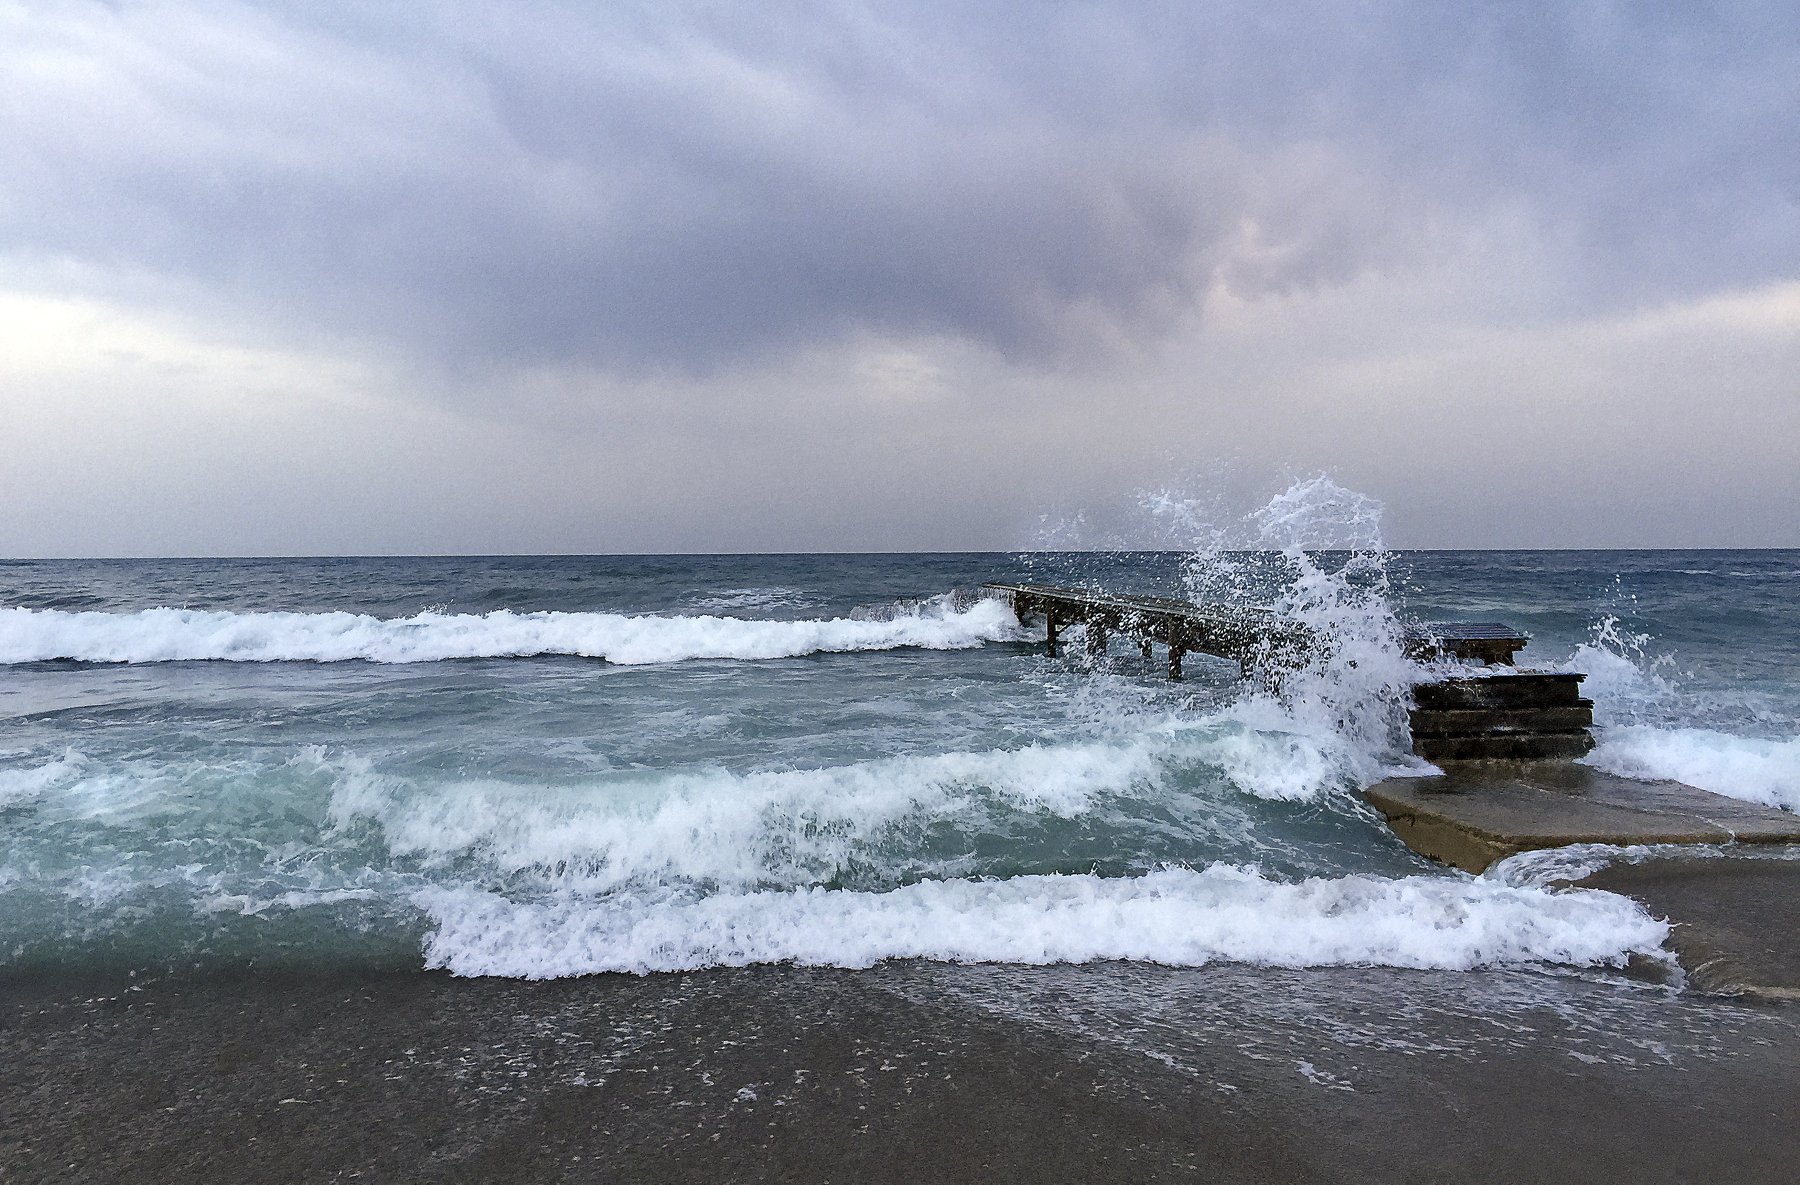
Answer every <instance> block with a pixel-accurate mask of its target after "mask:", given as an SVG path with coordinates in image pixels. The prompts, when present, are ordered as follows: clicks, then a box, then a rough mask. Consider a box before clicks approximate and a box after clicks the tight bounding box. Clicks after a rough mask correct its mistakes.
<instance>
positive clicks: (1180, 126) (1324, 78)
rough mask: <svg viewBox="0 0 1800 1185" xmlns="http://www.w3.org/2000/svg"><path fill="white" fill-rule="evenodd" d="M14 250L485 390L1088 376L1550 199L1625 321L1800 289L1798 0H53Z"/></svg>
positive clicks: (56, 271) (35, 89)
mask: <svg viewBox="0 0 1800 1185" xmlns="http://www.w3.org/2000/svg"><path fill="white" fill-rule="evenodd" d="M6 19H7V20H8V25H7V27H6V30H5V31H6V34H7V35H6V37H5V38H4V43H5V45H6V46H7V47H8V48H5V49H0V76H4V77H6V78H7V79H9V80H10V81H8V82H7V83H5V84H4V98H3V99H0V218H3V226H4V230H3V231H0V251H3V252H4V255H0V259H5V260H8V261H10V263H9V266H10V267H11V268H13V269H15V270H17V271H18V272H20V274H27V275H30V276H32V277H34V282H36V283H38V284H40V285H43V286H49V287H60V288H62V289H64V290H79V291H86V292H91V293H99V294H103V295H109V296H118V295H120V294H125V295H126V296H127V297H128V298H130V299H133V300H136V301H139V302H141V303H149V304H156V305H162V306H165V307H172V308H176V309H180V310H183V311H188V312H193V313H197V314H200V315H204V316H211V317H215V318H219V319H224V320H227V321H232V320H236V321H239V322H242V323H245V324H250V325H254V326H256V327H258V331H260V332H265V333H268V332H273V333H275V334H278V335H281V336H286V337H288V338H292V339H296V340H308V339H315V340H316V339H350V340H355V341H362V342H365V343H367V344H369V345H371V346H373V347H377V348H381V349H389V350H396V351H399V352H400V353H401V354H403V355H409V356H412V357H415V358H419V359H430V360H433V361H436V362H441V363H445V364H447V365H452V366H459V367H460V366H468V365H483V364H486V365H493V366H499V367H510V366H520V365H540V364H550V365H560V364H580V365H586V366H592V367H597V368H599V369H602V370H611V371H615V372H631V373H643V372H646V371H652V372H653V371H657V370H660V369H667V368H674V369H676V370H678V371H686V372H707V371H713V370H717V369H718V368H720V367H721V366H730V365H737V364H743V363H746V362H750V361H754V360H756V359H759V358H768V357H772V356H779V355H780V354H781V353H782V352H783V351H787V350H792V349H795V348H801V347H806V346H809V345H813V344H816V343H819V342H822V341H830V340H834V339H839V338H842V337H844V336H846V335H849V334H853V333H875V334H883V335H891V336H906V335H918V334H949V335H955V336H958V337H961V338H965V339H968V340H971V341H973V342H976V343H978V344H981V345H983V346H985V347H988V348H992V349H994V350H996V351H998V352H999V353H1000V354H1002V355H1003V356H1006V357H1011V358H1015V359H1025V360H1047V361H1067V360H1069V359H1071V358H1078V357H1082V356H1088V355H1091V353H1092V352H1093V351H1095V350H1100V351H1102V352H1104V350H1105V349H1106V348H1108V344H1109V343H1117V342H1121V341H1123V342H1131V341H1153V340H1155V339H1156V338H1157V337H1158V335H1159V334H1161V333H1162V332H1163V331H1164V330H1165V329H1166V328H1167V327H1168V326H1169V325H1170V324H1171V323H1173V321H1174V320H1176V319H1177V318H1179V317H1180V316H1181V315H1183V314H1184V313H1185V312H1187V311H1188V310H1190V309H1191V308H1192V307H1193V306H1194V305H1195V304H1196V302H1197V301H1198V299H1199V296H1200V294H1201V293H1203V292H1204V291H1206V290H1207V289H1208V287H1209V286H1211V285H1213V284H1215V283H1219V282H1223V283H1225V284H1228V285H1229V286H1230V287H1231V289H1232V290H1233V291H1235V292H1237V293H1238V294H1240V295H1243V296H1246V297H1249V298H1256V297H1258V296H1260V295H1265V294H1270V293H1280V292H1288V291H1292V290H1295V289H1304V288H1307V287H1309V286H1315V285H1321V284H1332V283H1337V282H1341V281H1344V280H1347V279H1349V278H1350V277H1353V276H1355V275H1357V274H1359V273H1361V272H1364V271H1366V270H1368V269H1380V268H1383V267H1389V266H1394V265H1396V264H1399V263H1403V262H1406V261H1409V260H1413V259H1416V258H1418V257H1419V256H1420V255H1421V254H1428V253H1430V252H1432V251H1434V250H1438V249H1439V247H1438V240H1439V239H1440V238H1441V237H1442V236H1444V235H1447V234H1448V235H1451V236H1454V234H1455V233H1456V232H1457V230H1458V228H1460V227H1464V226H1467V225H1474V224H1478V223H1479V222H1481V220H1482V219H1484V218H1487V217H1490V216H1492V215H1493V214H1494V213H1495V212H1496V211H1515V212H1517V214H1518V216H1519V217H1522V218H1525V219H1528V220H1529V221H1531V222H1532V223H1533V224H1534V225H1536V226H1538V227H1539V228H1540V229H1541V231H1542V233H1543V234H1544V235H1545V236H1546V237H1547V238H1549V239H1550V240H1552V241H1553V242H1558V243H1561V244H1563V245H1564V246H1566V249H1567V251H1568V253H1569V256H1570V258H1571V259H1572V260H1573V261H1575V262H1574V265H1573V266H1571V267H1570V268H1569V270H1568V272H1567V274H1566V275H1565V276H1564V277H1563V280H1564V283H1565V286H1566V291H1565V292H1564V293H1563V297H1562V299H1564V300H1566V301H1567V302H1568V304H1569V306H1570V307H1571V308H1581V309H1591V308H1594V307H1602V306H1605V305H1607V304H1609V303H1611V304H1621V303H1629V302H1631V301H1637V300H1643V299H1649V298H1655V297H1658V296H1664V295H1669V294H1680V293H1691V292H1701V291H1706V290H1709V289H1711V288H1715V287H1721V286H1729V285H1734V284H1747V283H1753V282H1756V281H1759V280H1764V279H1768V278H1771V277H1778V276H1791V275H1793V274H1795V272H1796V270H1797V269H1800V153H1796V152H1793V151H1791V150H1788V151H1782V150H1781V149H1782V148H1783V147H1784V146H1785V147H1789V148H1790V149H1791V143H1792V140H1793V132H1794V128H1793V112H1794V111H1796V110H1800V10H1796V9H1795V8H1794V7H1793V6H1792V5H1791V4H1780V3H1772V4H1766V5H1756V4H1737V5H1724V6H1694V5H1687V4H1664V5H1653V4H1642V5H1628V4H1615V3H1605V4H1601V3H1545V4H1515V5H1500V6H1496V5H1488V4H1440V3H1380V4H1361V5H1344V4H1335V3H1331V4H1327V3H1319V4H1310V5H1309V4H1301V5H1290V6H1284V7H1283V8H1282V9H1281V10H1280V12H1279V14H1277V13H1275V12H1274V11H1272V10H1270V9H1269V8H1268V6H1266V5H1261V4H1250V3H1238V2H1230V3H1214V4H1169V5H1161V6H1158V5H1151V6H1136V5H1132V6H1127V5H1098V4H1055V5H1046V6H1038V7H1034V8H1032V9H1030V10H1029V11H1027V10H1022V9H1020V8H1019V7H1018V6H1016V5H981V4H974V5H970V4H949V3H945V4H933V3H917V4H912V5H907V6H904V7H900V8H893V9H884V8H878V7H877V6H867V5H854V4H832V5H821V4H776V5H769V6H748V7H747V6H724V5H717V6H715V5H692V6H685V7H682V6H675V5H664V4H658V5H641V6H601V5H593V6H589V5H573V4H567V5H542V6H534V7H531V8H530V9H529V10H526V9H523V8H520V9H518V10H516V11H508V12H505V13H496V12H495V11H493V10H492V9H491V8H489V7H488V6H480V7H476V6H460V5H451V4H425V5H416V6H392V7H388V6H368V5H364V4H329V3H326V4H316V3H315V4H274V3H271V4H216V5H199V6H195V5H180V6H176V5H165V4H154V3H151V4H137V3H123V4H119V5H116V6H99V5H92V6H71V5H66V4H56V5H42V6H35V5H26V6H25V7H24V8H22V9H19V10H16V11H15V12H14V13H13V14H12V15H11V16H10V17H9V18H6Z"/></svg>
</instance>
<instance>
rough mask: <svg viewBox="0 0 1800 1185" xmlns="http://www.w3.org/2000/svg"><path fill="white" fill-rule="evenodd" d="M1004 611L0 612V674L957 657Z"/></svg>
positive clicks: (1011, 630)
mask: <svg viewBox="0 0 1800 1185" xmlns="http://www.w3.org/2000/svg"><path fill="white" fill-rule="evenodd" d="M1022 636H1023V635H1022V634H1021V633H1020V631H1019V628H1018V624H1017V622H1015V621H1014V619H1013V615H1012V611H1011V610H1010V609H1009V608H1008V607H1007V606H1006V605H1004V604H1003V603H1001V602H999V601H994V600H982V601H978V602H976V603H975V604H973V605H970V606H968V607H966V608H961V609H955V608H951V607H950V606H949V605H948V604H947V603H944V604H939V603H935V602H927V603H925V604H924V605H922V606H921V607H920V608H919V610H918V611H916V612H914V613H910V614H906V615H902V616H897V617H895V618H893V619H891V620H886V621H859V620H851V619H849V618H832V619H828V620H827V619H815V620H804V621H765V620H752V619H747V618H740V617H715V616H688V617H674V616H671V617H654V616H626V615H623V614H617V613H559V612H545V613H514V612H511V611H510V610H504V609H502V610H498V611H496V612H493V613H484V614H480V615H475V614H453V613H435V612H426V613H420V614H418V615H416V616H413V617H405V618H381V617H373V616H370V615H368V614H362V613H230V612H222V611H209V610H195V609H168V608H163V609H144V610H140V611H138V612H135V613H96V612H82V613H71V612H66V611H63V610H58V609H20V608H7V609H0V663H5V664H12V663H29V662H48V661H53V660H58V659H66V660H73V661H77V662H105V663H152V662H192V661H206V660H216V661H228V662H348V661H354V660H359V659H360V660H362V661H365V662H378V663H418V662H441V661H444V660H447V659H468V658H527V657H534V656H541V655H568V656H574V657H580V658H599V659H605V660H606V661H607V662H612V663H619V664H622V665H628V666H636V665H646V664H652V663H669V662H680V661H683V660H686V659H699V658H721V659H773V658H792V657H798V656H800V655H806V654H820V653H832V652H842V651H853V650H894V649H899V648H902V647H919V648H923V649H927V650H964V649H970V648H973V647H977V646H981V645H983V644H985V643H988V642H1002V641H1009V640H1014V639H1017V638H1020V637H1022Z"/></svg>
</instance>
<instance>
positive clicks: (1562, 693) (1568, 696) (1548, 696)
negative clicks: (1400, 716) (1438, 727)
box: [1413, 672, 1587, 710]
mask: <svg viewBox="0 0 1800 1185" xmlns="http://www.w3.org/2000/svg"><path fill="white" fill-rule="evenodd" d="M1586 677H1587V676H1585V675H1579V674H1562V673H1555V674H1541V673H1536V672H1533V673H1529V674H1514V675H1483V676H1477V677H1475V678H1469V679H1446V680H1444V681H1442V682H1438V683H1419V684H1416V685H1415V686H1414V687H1413V702H1414V703H1416V704H1418V705H1419V707H1421V708H1428V709H1433V710H1437V709H1459V708H1537V707H1574V706H1577V705H1579V704H1580V703H1581V702H1582V699H1581V681H1582V680H1583V679H1585V678H1586Z"/></svg>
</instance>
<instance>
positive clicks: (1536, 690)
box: [1411, 672, 1594, 763]
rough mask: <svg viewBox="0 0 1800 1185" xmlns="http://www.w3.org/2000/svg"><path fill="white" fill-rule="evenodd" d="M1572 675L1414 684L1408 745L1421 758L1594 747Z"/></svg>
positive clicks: (1544, 755) (1525, 757) (1559, 753)
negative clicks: (1410, 731) (1414, 705)
mask: <svg viewBox="0 0 1800 1185" xmlns="http://www.w3.org/2000/svg"><path fill="white" fill-rule="evenodd" d="M1586 677H1587V676H1585V675H1578V674H1560V673H1558V674H1540V673H1536V672H1516V673H1514V672H1509V673H1507V674H1503V675H1502V674H1495V675H1481V676H1475V677H1472V678H1467V679H1447V680H1444V681H1443V682H1439V683H1419V684H1416V685H1415V686H1414V687H1413V702H1414V703H1415V704H1417V705H1418V706H1417V707H1415V708H1413V709H1412V711H1411V717H1412V736H1413V752H1415V753H1417V754H1418V755H1419V756H1421V757H1423V758H1424V759H1425V760H1427V761H1430V762H1434V763H1442V762H1445V761H1482V760H1490V761H1491V760H1507V761H1543V760H1568V759H1571V758H1575V757H1581V756H1583V755H1584V754H1586V753H1587V752H1588V751H1589V750H1591V749H1592V748H1593V747H1594V738H1593V734H1591V733H1590V732H1589V731H1588V729H1589V728H1590V727H1591V726H1592V725H1593V723H1594V701H1592V700H1589V699H1583V698H1582V696H1581V681H1582V680H1583V679H1585V678H1586Z"/></svg>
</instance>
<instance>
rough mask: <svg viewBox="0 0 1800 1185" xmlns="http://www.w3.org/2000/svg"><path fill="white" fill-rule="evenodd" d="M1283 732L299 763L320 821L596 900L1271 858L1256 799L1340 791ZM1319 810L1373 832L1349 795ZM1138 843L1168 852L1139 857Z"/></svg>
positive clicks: (1203, 727) (1284, 847)
mask: <svg viewBox="0 0 1800 1185" xmlns="http://www.w3.org/2000/svg"><path fill="white" fill-rule="evenodd" d="M1286 741H1287V743H1282V742H1281V741H1280V740H1278V739H1276V738H1267V737H1260V736H1258V735H1257V734H1253V733H1250V732H1248V731H1246V730H1245V729H1243V728H1242V727H1240V726H1238V725H1236V724H1234V723H1232V722H1229V721H1217V722H1207V723H1195V724H1182V723H1176V722H1173V721H1165V722H1162V723H1160V724H1157V723H1154V722H1151V723H1147V724H1146V726H1145V727H1143V728H1142V729H1141V730H1140V731H1137V732H1134V733H1131V734H1128V735H1123V736H1115V737H1111V738H1108V739H1096V740H1092V741H1086V742H1065V743H1060V744H1044V743H1039V744H1031V745H1026V746H1023V747H1021V748H1017V749H994V750H986V751H979V752H949V753H938V754H919V755H907V756H896V757H888V758H880V759H875V760H869V761H860V762H852V763H848V764H844V765H835V766H824V767H820V768H811V769H775V770H762V771H750V772H736V771H732V770H727V769H720V768H701V769H694V770H688V771H671V770H658V771H648V770H646V771H632V772H620V773H616V774H611V775H605V776H602V777H599V778H590V779H585V780H582V781H579V782H574V783H570V784H565V785H560V786H550V785H535V786H534V785H528V784H520V783H515V782H507V781H500V780H486V779H472V780H461V781H452V782H444V783H435V784H431V783H427V784H420V783H416V782H414V781H411V780H409V779H405V778H399V777H394V776H391V775H385V774H380V773H377V772H375V771H374V770H372V769H371V768H370V767H369V765H368V763H367V762H366V761H363V760H360V759H356V758H337V759H334V758H330V757H328V756H326V755H324V754H323V753H318V754H314V755H312V756H311V757H309V758H308V760H310V761H314V762H317V763H318V764H319V765H320V766H322V767H324V768H325V769H326V770H328V771H329V772H330V774H331V776H332V778H333V786H334V788H333V791H332V794H331V799H330V803H329V806H328V807H327V810H326V818H327V820H328V822H329V825H330V826H331V827H332V828H333V829H334V831H335V833H336V834H337V835H338V836H340V837H346V838H350V837H353V836H354V835H355V834H356V833H358V831H359V829H368V830H370V831H372V832H374V833H378V834H379V837H380V842H381V844H382V846H383V848H384V849H385V850H386V852H387V853H388V855H389V856H391V857H395V858H399V859H401V860H405V861H411V862H416V863H417V864H418V865H419V866H420V867H423V868H425V869H428V870H431V869H446V868H447V869H454V870H456V871H458V872H460V873H462V874H466V875H474V876H476V877H478V878H480V879H482V880H484V881H485V882H486V883H504V884H509V885H518V884H532V885H536V886H539V887H540V888H556V889H578V890H580V891H582V892H584V893H603V892H637V891H643V890H654V889H658V888H661V887H666V886H668V885H672V884H673V885H684V886H705V887H707V888H711V889H719V888H723V889H729V890H750V889H767V888H776V887H779V888H792V887H798V886H806V885H820V884H836V885H841V884H842V883H844V882H845V881H847V880H851V881H856V882H859V883H862V884H865V885H867V884H873V885H877V886H880V887H890V886H891V885H893V884H895V883H898V882H900V881H904V880H906V879H910V878H913V877H916V876H920V875H930V874H939V875H941V874H945V873H949V874H965V873H975V874H982V873H992V872H998V871H1002V870H1006V871H1019V870H1043V869H1046V868H1055V867H1057V866H1058V865H1064V864H1066V862H1067V861H1068V860H1069V859H1070V856H1071V847H1070V844H1071V843H1074V842H1077V839H1076V837H1080V839H1079V843H1080V845H1081V850H1084V851H1087V852H1110V853H1114V861H1113V862H1114V863H1119V862H1123V863H1125V864H1127V865H1129V864H1130V863H1131V862H1133V861H1137V867H1138V868H1140V869H1141V868H1142V867H1144V866H1145V865H1146V864H1148V863H1150V862H1153V861H1154V860H1155V859H1157V858H1173V855H1174V854H1176V853H1186V852H1192V851H1193V850H1194V845H1195V844H1197V843H1198V844H1204V845H1206V847H1208V848H1210V849H1211V851H1212V853H1214V854H1219V853H1222V852H1231V853H1233V854H1234V855H1235V856H1237V857H1238V858H1251V857H1254V858H1256V859H1259V860H1260V859H1265V858H1275V859H1280V858H1282V857H1288V856H1292V855H1293V854H1294V853H1293V852H1291V851H1290V850H1289V849H1290V848H1291V844H1289V843H1286V842H1283V841H1282V840H1281V839H1279V838H1277V837H1276V835H1274V834H1270V833H1269V831H1268V829H1267V828H1265V827H1262V826H1259V817H1260V816H1261V815H1262V814H1263V812H1261V811H1259V810H1258V809H1257V808H1256V807H1255V806H1253V803H1254V800H1256V799H1269V800H1287V801H1292V800H1296V799H1312V800H1318V799H1321V798H1323V797H1324V796H1325V795H1327V794H1329V793H1330V791H1331V789H1332V788H1334V787H1335V788H1339V789H1341V788H1344V787H1345V786H1346V784H1347V783H1346V782H1345V781H1344V778H1343V775H1342V774H1341V773H1337V774H1334V773H1333V771H1331V770H1330V769H1329V767H1326V766H1325V765H1324V763H1323V760H1322V758H1321V757H1320V756H1319V755H1318V754H1316V753H1313V752H1310V751H1309V750H1308V749H1307V748H1306V747H1305V746H1304V745H1303V744H1301V743H1300V739H1299V738H1286ZM1326 814H1328V815H1334V816H1336V817H1337V818H1338V820H1339V825H1341V826H1343V827H1346V828H1350V829H1360V828H1361V827H1363V826H1366V825H1367V821H1366V820H1365V819H1363V817H1362V815H1361V814H1360V813H1359V809H1358V806H1357V804H1356V802H1355V800H1354V799H1352V798H1351V797H1349V796H1347V795H1346V796H1344V797H1343V798H1342V799H1340V800H1338V809H1335V810H1333V809H1330V808H1328V810H1327V812H1326ZM1324 818H1325V816H1324V815H1321V816H1320V820H1321V821H1320V822H1319V824H1318V826H1321V827H1326V826H1330V824H1328V823H1326V822H1324ZM1147 847H1148V848H1149V849H1151V850H1154V851H1160V852H1163V853H1167V855H1164V856H1162V857H1157V856H1152V857H1150V859H1149V860H1140V859H1139V856H1138V854H1141V853H1143V852H1144V851H1145V850H1146V848H1147ZM1033 866H1035V869H1034V868H1033Z"/></svg>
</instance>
